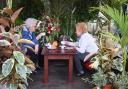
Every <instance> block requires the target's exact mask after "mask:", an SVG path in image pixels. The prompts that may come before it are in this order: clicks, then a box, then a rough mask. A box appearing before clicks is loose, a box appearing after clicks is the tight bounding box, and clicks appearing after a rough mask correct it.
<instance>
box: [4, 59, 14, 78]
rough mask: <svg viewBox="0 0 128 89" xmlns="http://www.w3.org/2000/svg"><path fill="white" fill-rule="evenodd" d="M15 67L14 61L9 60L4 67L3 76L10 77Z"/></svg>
mask: <svg viewBox="0 0 128 89" xmlns="http://www.w3.org/2000/svg"><path fill="white" fill-rule="evenodd" d="M13 67H14V59H12V58H10V59H7V60H6V61H5V62H4V63H3V65H2V74H3V75H4V77H6V76H8V75H9V74H10V72H11V71H12V69H13Z"/></svg>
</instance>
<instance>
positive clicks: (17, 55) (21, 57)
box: [13, 51, 25, 65]
mask: <svg viewBox="0 0 128 89" xmlns="http://www.w3.org/2000/svg"><path fill="white" fill-rule="evenodd" d="M13 55H14V57H15V59H16V60H17V62H18V63H19V64H21V65H24V63H25V57H24V54H23V53H21V52H19V51H14V52H13Z"/></svg>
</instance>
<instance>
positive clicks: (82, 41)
mask: <svg viewBox="0 0 128 89" xmlns="http://www.w3.org/2000/svg"><path fill="white" fill-rule="evenodd" d="M76 35H77V37H78V39H79V40H78V41H77V42H66V43H65V44H67V45H70V46H74V47H75V49H76V50H77V52H78V53H77V54H76V55H75V65H76V68H77V71H78V74H77V76H81V75H84V71H83V68H82V65H81V61H84V62H85V61H87V58H86V56H87V55H88V54H91V53H97V51H98V47H97V45H96V42H95V39H94V38H93V36H92V35H91V34H89V33H88V30H87V25H86V23H84V22H81V23H77V24H76Z"/></svg>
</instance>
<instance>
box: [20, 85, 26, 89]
mask: <svg viewBox="0 0 128 89" xmlns="http://www.w3.org/2000/svg"><path fill="white" fill-rule="evenodd" d="M19 88H20V89H27V87H26V86H25V85H24V84H19Z"/></svg>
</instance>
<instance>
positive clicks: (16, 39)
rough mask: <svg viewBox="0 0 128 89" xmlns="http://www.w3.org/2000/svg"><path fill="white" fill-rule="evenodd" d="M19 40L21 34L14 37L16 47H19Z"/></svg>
mask: <svg viewBox="0 0 128 89" xmlns="http://www.w3.org/2000/svg"><path fill="white" fill-rule="evenodd" d="M19 39H20V35H19V34H15V35H14V36H13V42H14V44H15V45H18V41H19Z"/></svg>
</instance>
